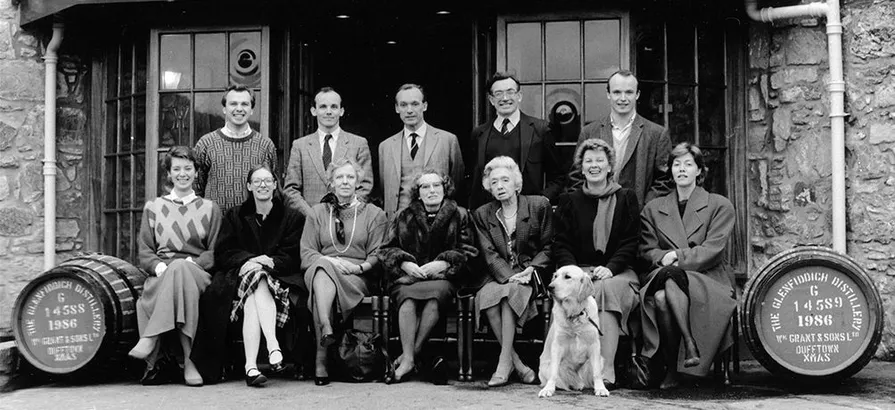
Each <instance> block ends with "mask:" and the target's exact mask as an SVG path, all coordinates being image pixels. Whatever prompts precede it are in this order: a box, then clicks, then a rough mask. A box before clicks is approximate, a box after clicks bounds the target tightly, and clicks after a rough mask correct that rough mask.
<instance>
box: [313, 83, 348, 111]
mask: <svg viewBox="0 0 895 410" xmlns="http://www.w3.org/2000/svg"><path fill="white" fill-rule="evenodd" d="M326 93H335V94H336V95H338V96H339V99H341V98H342V96H341V95H340V94H339V93H338V92H336V90H335V89H333V88H332V87H321V88H320V89H319V90H317V94H314V106H315V107H316V106H317V97H319V96H320V94H326ZM339 105H342V104H339Z"/></svg>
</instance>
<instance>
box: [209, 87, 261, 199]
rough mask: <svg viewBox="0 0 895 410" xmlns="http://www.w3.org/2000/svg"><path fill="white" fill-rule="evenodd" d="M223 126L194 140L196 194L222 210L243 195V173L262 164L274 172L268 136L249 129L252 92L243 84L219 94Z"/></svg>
mask: <svg viewBox="0 0 895 410" xmlns="http://www.w3.org/2000/svg"><path fill="white" fill-rule="evenodd" d="M221 105H222V106H223V107H224V108H223V112H224V120H225V122H224V126H223V127H221V129H219V130H215V131H212V132H209V133H208V134H205V135H203V136H202V138H199V142H197V143H196V147H195V149H194V150H195V153H196V165H197V166H198V170H199V175H198V176H197V178H196V195H199V196H201V197H203V198H206V199H210V200H212V201H214V202H215V203H217V204H218V206H219V207H220V208H221V211H222V212H226V211H227V210H228V209H230V208H232V207H233V206H235V205H239V204H241V203H242V202H243V201H245V199H246V194H247V193H248V192H247V191H246V184H245V177H246V174H248V173H249V171H250V170H251V169H252V167H254V166H256V165H261V164H264V165H266V166H268V167H269V168H270V170H271V172H274V173H275V170H276V165H277V149H276V147H275V146H274V144H273V141H271V140H270V138H267V137H265V136H263V135H261V134H260V133H259V132H257V131H255V130H252V127H250V126H249V117H251V116H252V110H253V109H254V108H255V95H254V94H253V93H252V90H250V89H249V88H247V87H246V86H244V85H231V86H230V87H228V88H227V90H226V91H224V95H223V97H221Z"/></svg>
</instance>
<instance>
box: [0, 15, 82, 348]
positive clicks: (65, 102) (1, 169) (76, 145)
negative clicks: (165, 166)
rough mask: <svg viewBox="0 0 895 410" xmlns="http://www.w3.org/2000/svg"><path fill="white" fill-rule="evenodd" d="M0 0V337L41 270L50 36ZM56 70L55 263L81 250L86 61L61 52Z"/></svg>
mask: <svg viewBox="0 0 895 410" xmlns="http://www.w3.org/2000/svg"><path fill="white" fill-rule="evenodd" d="M17 14H18V11H17V9H16V7H15V6H13V5H12V4H10V0H0V336H2V335H6V334H9V330H10V328H11V327H10V318H11V316H12V306H13V304H14V303H15V299H16V297H18V295H19V292H20V291H21V289H22V288H23V287H24V286H25V285H26V284H27V283H28V282H29V281H30V280H31V279H33V278H34V277H36V276H37V275H39V274H40V273H42V270H43V226H44V220H43V213H44V209H43V207H44V194H43V163H42V159H43V147H44V143H43V138H44V65H43V60H42V56H43V54H44V52H45V47H46V41H47V40H48V37H47V36H48V35H49V33H39V32H30V31H24V30H22V29H21V28H20V27H18V24H17V22H18V16H17ZM66 49H67V47H66V44H65V43H63V49H62V54H63V55H62V56H61V57H60V61H59V70H57V73H58V74H57V82H58V87H57V93H58V99H57V144H58V145H57V154H56V155H57V161H58V164H57V177H56V191H57V192H56V194H57V208H56V209H57V210H56V212H57V219H56V251H57V252H58V254H57V260H58V261H61V260H64V259H67V258H68V257H69V256H70V255H71V252H77V251H79V250H81V249H82V248H83V247H84V241H85V234H86V232H87V229H86V227H85V225H84V224H85V221H87V209H86V206H85V205H86V203H87V202H86V197H85V194H86V192H87V190H88V189H89V187H88V186H87V178H86V175H85V172H84V171H85V168H84V163H83V156H84V152H83V148H84V136H85V134H86V125H87V124H86V122H87V115H86V109H87V103H88V101H86V100H85V95H88V94H89V93H87V90H88V89H87V88H86V87H87V86H89V84H87V83H86V79H87V77H88V76H87V75H85V74H86V72H87V64H86V63H85V62H83V59H82V58H80V57H78V56H77V55H72V54H71V53H70V52H67V51H66Z"/></svg>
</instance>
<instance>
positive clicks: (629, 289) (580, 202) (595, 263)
mask: <svg viewBox="0 0 895 410" xmlns="http://www.w3.org/2000/svg"><path fill="white" fill-rule="evenodd" d="M614 164H615V152H614V150H613V149H612V147H610V146H609V144H607V143H606V142H604V141H603V140H601V139H596V138H595V139H589V140H586V141H584V142H583V143H581V145H579V146H578V149H576V150H575V157H574V169H575V170H576V171H578V172H580V173H582V174H583V175H584V177H585V181H584V184H583V185H582V186H581V187H579V188H577V189H576V190H575V191H573V192H570V193H568V194H565V195H563V196H562V197H560V201H559V208H558V209H557V211H556V232H557V233H556V240H555V241H554V242H553V259H554V261H555V262H556V266H559V267H562V266H566V265H577V266H579V267H581V268H582V269H583V270H584V271H585V272H587V273H589V274H590V275H591V277H592V278H593V280H594V281H595V283H594V285H595V286H594V288H595V292H594V298H596V300H597V306H599V308H600V326H601V330H602V331H603V336H602V337H601V338H600V348H601V356H602V357H603V383H604V384H605V385H606V386H607V388H609V389H612V388H613V387H614V386H615V353H616V351H617V349H618V338H619V335H620V334H624V335H629V334H630V331H629V329H628V317H629V316H630V314H631V312H632V311H633V310H634V308H636V307H637V305H638V303H639V300H638V297H637V291H638V290H639V289H640V281H639V280H638V278H637V274H636V273H634V271H633V270H632V265H633V264H634V262H635V261H636V260H637V245H638V242H639V240H640V221H639V213H640V212H639V209H638V207H637V195H636V194H635V193H634V191H632V190H630V189H626V188H622V187H621V186H619V185H618V183H616V182H615V181H614V180H613V178H612V177H613V174H614Z"/></svg>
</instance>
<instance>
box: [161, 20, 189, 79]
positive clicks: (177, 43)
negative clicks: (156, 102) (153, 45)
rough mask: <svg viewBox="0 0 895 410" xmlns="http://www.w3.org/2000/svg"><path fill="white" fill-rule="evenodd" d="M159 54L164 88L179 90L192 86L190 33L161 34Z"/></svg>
mask: <svg viewBox="0 0 895 410" xmlns="http://www.w3.org/2000/svg"><path fill="white" fill-rule="evenodd" d="M159 54H160V61H161V66H160V69H159V71H161V73H162V81H161V84H160V85H161V86H162V89H164V90H177V89H183V88H190V87H192V77H193V70H192V67H191V66H190V57H191V54H192V50H191V47H190V35H189V34H166V35H163V36H161V40H160V43H159Z"/></svg>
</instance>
